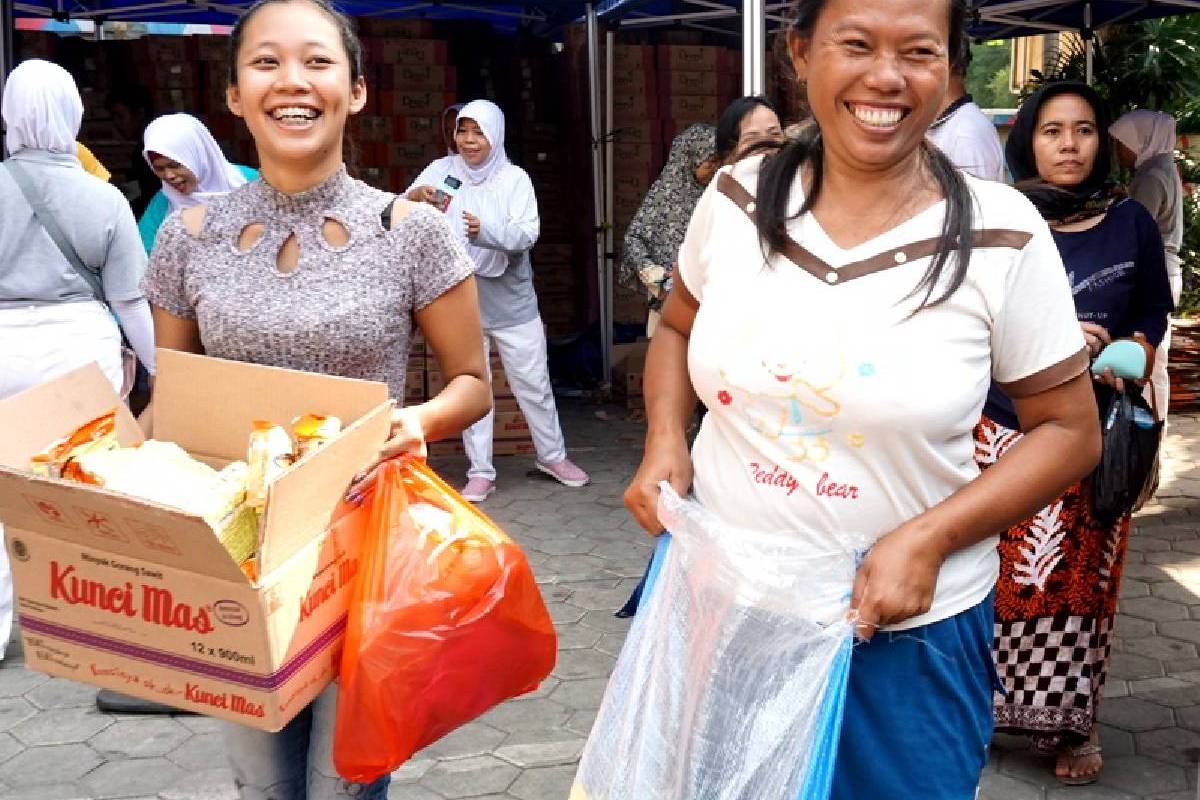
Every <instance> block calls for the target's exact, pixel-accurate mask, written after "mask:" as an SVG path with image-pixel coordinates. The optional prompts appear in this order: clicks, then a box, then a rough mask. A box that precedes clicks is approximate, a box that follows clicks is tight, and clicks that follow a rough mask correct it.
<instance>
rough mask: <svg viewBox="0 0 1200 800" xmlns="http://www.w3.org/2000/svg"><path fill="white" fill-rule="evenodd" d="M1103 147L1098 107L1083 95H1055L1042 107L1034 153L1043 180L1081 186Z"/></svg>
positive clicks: (1036, 130) (1090, 172)
mask: <svg viewBox="0 0 1200 800" xmlns="http://www.w3.org/2000/svg"><path fill="white" fill-rule="evenodd" d="M1099 149H1100V133H1099V130H1098V129H1097V126H1096V111H1095V109H1093V108H1092V106H1091V105H1090V104H1089V103H1088V102H1087V101H1086V100H1084V99H1083V98H1082V97H1080V96H1079V95H1077V94H1060V95H1057V96H1055V97H1051V98H1050V99H1049V100H1047V101H1046V102H1045V103H1043V104H1042V107H1041V108H1040V109H1038V119H1037V128H1036V129H1035V130H1034V133H1033V157H1034V160H1035V163H1036V166H1037V171H1038V175H1039V176H1041V178H1042V180H1044V181H1046V182H1047V183H1051V184H1053V185H1055V186H1062V187H1064V188H1069V187H1072V186H1078V185H1079V184H1081V183H1083V182H1084V181H1085V180H1087V178H1088V176H1089V175H1091V174H1092V167H1093V166H1095V164H1096V153H1097V151H1099Z"/></svg>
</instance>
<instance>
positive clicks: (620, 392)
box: [612, 339, 650, 398]
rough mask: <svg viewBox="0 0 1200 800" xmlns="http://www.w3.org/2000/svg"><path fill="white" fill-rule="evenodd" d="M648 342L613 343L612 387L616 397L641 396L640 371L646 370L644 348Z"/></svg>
mask: <svg viewBox="0 0 1200 800" xmlns="http://www.w3.org/2000/svg"><path fill="white" fill-rule="evenodd" d="M649 346H650V342H648V341H646V340H644V339H643V340H640V341H637V342H633V343H631V344H614V345H613V349H612V388H613V394H614V395H616V396H618V397H626V398H627V397H633V396H641V394H642V373H643V372H645V371H646V350H647V349H648V348H649Z"/></svg>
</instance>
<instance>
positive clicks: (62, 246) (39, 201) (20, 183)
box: [3, 159, 106, 303]
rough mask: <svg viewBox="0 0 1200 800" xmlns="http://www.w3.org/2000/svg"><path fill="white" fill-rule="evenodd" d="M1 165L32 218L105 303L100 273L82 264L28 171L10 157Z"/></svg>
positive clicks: (97, 296)
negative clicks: (27, 204) (18, 190)
mask: <svg viewBox="0 0 1200 800" xmlns="http://www.w3.org/2000/svg"><path fill="white" fill-rule="evenodd" d="M3 166H5V167H7V168H8V174H9V175H10V176H11V177H12V179H13V182H14V183H16V184H17V188H18V189H20V190H21V194H22V195H24V196H25V202H27V203H29V207H30V208H32V209H33V216H34V218H35V219H36V220H37V221H38V224H40V225H41V226H42V228H43V229H45V231H46V233H47V234H48V235H49V236H50V239H51V240H53V242H54V244H55V246H56V247H58V251H59V252H60V253H62V256H63V258H65V259H66V260H67V263H69V264H70V265H71V267H72V268H74V270H75V272H77V273H78V274H79V277H80V278H83V280H84V281H85V282H86V283H87V285H88V286H89V287H91V289H92V294H94V295H95V296H96V299H97V300H99V301H100V302H101V303H106V301H105V299H104V286H103V285H102V284H101V282H100V273H99V272H97V271H96V270H93V269H89V268H88V267H87V266H86V265H84V263H83V259H81V258H80V257H79V253H77V252H76V251H75V247H74V246H73V245H72V244H71V242H70V240H68V239H67V237H66V236H65V235H64V234H63V232H62V228H60V227H58V222H56V221H55V219H54V215H53V214H51V213H50V209H49V208H47V207H46V201H45V200H44V199H43V198H42V196H41V194H40V193H39V192H38V190H37V187H36V186H35V185H34V183H33V180H32V179H31V178H30V177H29V173H28V172H26V171H25V169H24V167H22V166H21V165H20V164H18V163H16V162H15V161H13V160H12V159H9V160H8V161H4V162H3Z"/></svg>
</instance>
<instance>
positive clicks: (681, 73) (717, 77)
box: [660, 69, 732, 124]
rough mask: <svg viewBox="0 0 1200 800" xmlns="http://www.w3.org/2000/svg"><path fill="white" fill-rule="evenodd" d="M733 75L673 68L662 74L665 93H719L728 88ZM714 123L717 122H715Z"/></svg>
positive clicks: (661, 80) (661, 78)
mask: <svg viewBox="0 0 1200 800" xmlns="http://www.w3.org/2000/svg"><path fill="white" fill-rule="evenodd" d="M731 80H732V77H731V76H728V77H727V76H726V75H725V73H721V72H703V71H698V70H690V69H688V70H672V71H671V72H668V73H666V74H665V75H662V76H660V83H661V85H662V89H663V93H664V94H666V93H670V94H672V95H691V94H703V95H717V94H721V91H722V89H724V88H726V87H727V86H728V85H729V83H730V81H731ZM713 124H716V123H715V122H714V123H713Z"/></svg>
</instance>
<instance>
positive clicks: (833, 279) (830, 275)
mask: <svg viewBox="0 0 1200 800" xmlns="http://www.w3.org/2000/svg"><path fill="white" fill-rule="evenodd" d="M825 281H826V282H827V283H837V282H838V274H837V273H836V272H833V271H832V270H831V271H829V272H826V273H825Z"/></svg>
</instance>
